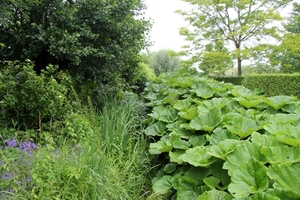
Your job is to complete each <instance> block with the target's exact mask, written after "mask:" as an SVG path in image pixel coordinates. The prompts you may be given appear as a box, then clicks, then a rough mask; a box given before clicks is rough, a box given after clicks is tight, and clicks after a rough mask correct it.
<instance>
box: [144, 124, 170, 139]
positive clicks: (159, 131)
mask: <svg viewBox="0 0 300 200" xmlns="http://www.w3.org/2000/svg"><path fill="white" fill-rule="evenodd" d="M165 129H166V124H165V123H164V122H161V121H158V122H156V123H154V124H151V125H149V126H148V127H147V128H146V129H145V134H146V135H149V136H163V135H165V134H166V131H165Z"/></svg>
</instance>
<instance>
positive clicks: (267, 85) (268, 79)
mask: <svg viewBox="0 0 300 200" xmlns="http://www.w3.org/2000/svg"><path fill="white" fill-rule="evenodd" d="M299 78H300V76H299V74H256V75H249V76H246V77H244V79H243V81H242V84H243V85H244V86H245V87H247V88H249V89H252V90H254V89H260V90H263V91H264V94H265V95H267V96H278V95H292V96H296V97H298V98H300V93H299V91H300V88H299V84H298V83H299V81H300V80H299Z"/></svg>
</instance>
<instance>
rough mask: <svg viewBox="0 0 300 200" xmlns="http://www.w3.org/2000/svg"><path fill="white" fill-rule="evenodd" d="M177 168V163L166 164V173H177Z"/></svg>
mask: <svg viewBox="0 0 300 200" xmlns="http://www.w3.org/2000/svg"><path fill="white" fill-rule="evenodd" d="M176 167H177V164H176V163H173V162H171V163H168V164H166V165H165V167H164V172H165V173H166V174H171V173H173V172H175V170H176Z"/></svg>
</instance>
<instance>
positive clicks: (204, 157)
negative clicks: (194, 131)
mask: <svg viewBox="0 0 300 200" xmlns="http://www.w3.org/2000/svg"><path fill="white" fill-rule="evenodd" d="M207 151H208V148H207V147H204V146H200V147H194V148H191V149H188V150H187V151H186V152H185V153H184V154H182V155H181V156H180V157H179V159H181V160H183V161H184V162H187V163H189V164H191V165H193V166H196V167H198V166H201V167H208V166H209V165H211V164H212V163H213V162H215V161H216V158H214V157H212V156H211V155H209V154H208V153H207Z"/></svg>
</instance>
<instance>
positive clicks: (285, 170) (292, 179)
mask: <svg viewBox="0 0 300 200" xmlns="http://www.w3.org/2000/svg"><path fill="white" fill-rule="evenodd" d="M267 173H268V176H269V177H270V178H271V179H272V180H274V182H275V183H274V185H273V186H274V188H283V189H285V190H288V191H292V192H295V193H297V194H298V195H300V190H299V188H300V163H294V164H280V165H272V166H271V167H270V168H269V169H268V172H267Z"/></svg>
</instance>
